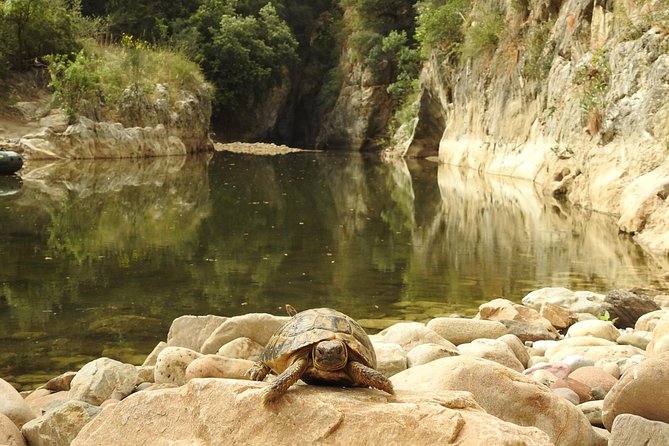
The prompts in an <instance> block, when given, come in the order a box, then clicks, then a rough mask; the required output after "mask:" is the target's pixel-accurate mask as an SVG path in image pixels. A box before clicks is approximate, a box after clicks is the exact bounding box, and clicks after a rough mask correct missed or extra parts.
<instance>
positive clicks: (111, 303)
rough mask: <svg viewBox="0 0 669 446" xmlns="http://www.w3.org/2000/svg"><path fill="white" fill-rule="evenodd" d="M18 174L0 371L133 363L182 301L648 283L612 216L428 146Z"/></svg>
mask: <svg viewBox="0 0 669 446" xmlns="http://www.w3.org/2000/svg"><path fill="white" fill-rule="evenodd" d="M21 173H22V177H23V182H22V184H19V185H17V184H16V183H11V184H10V183H7V182H6V181H5V182H4V183H3V184H2V185H1V186H2V187H4V190H5V191H6V192H7V193H6V194H5V195H4V196H2V195H0V259H1V261H2V263H1V265H0V377H3V378H6V379H8V380H11V381H13V382H16V383H20V384H22V385H24V386H26V387H30V386H32V385H34V384H36V383H41V382H43V381H45V380H46V379H48V378H50V377H52V376H54V375H55V374H57V373H60V372H62V371H66V370H73V369H77V368H78V367H80V366H81V365H83V364H84V363H85V362H87V361H89V360H91V359H93V358H95V357H99V356H101V355H105V356H109V357H112V358H115V359H119V360H123V361H128V362H133V363H141V362H142V361H143V358H144V356H145V355H146V354H148V353H149V352H150V351H151V350H152V348H153V346H154V345H155V344H156V343H157V342H158V341H160V340H164V339H165V337H166V335H167V331H168V328H169V325H170V323H171V321H172V320H173V319H174V318H175V317H178V316H180V315H183V314H219V315H227V316H232V315H238V314H242V313H247V312H257V311H262V312H270V313H275V314H283V310H282V305H283V304H284V303H291V304H292V305H293V306H295V307H296V308H298V309H304V308H308V307H315V306H330V307H335V308H338V309H340V310H342V311H344V312H346V313H349V314H350V315H352V316H353V317H355V318H358V319H378V318H382V319H403V320H425V319H427V318H429V317H433V316H436V315H447V314H451V313H454V312H456V313H459V314H464V315H471V314H474V313H475V312H476V307H477V306H478V305H479V304H480V303H481V302H483V301H487V300H490V299H492V298H494V297H499V296H504V297H506V298H509V299H512V300H516V301H518V300H520V299H521V298H522V297H523V296H524V295H525V294H526V293H527V292H529V291H531V290H533V289H536V288H540V287H544V286H565V287H568V288H571V289H587V290H592V291H600V292H606V291H608V290H610V289H612V288H617V287H632V286H660V285H662V284H661V283H659V282H658V280H659V279H658V277H660V276H661V275H662V274H663V270H662V265H659V264H658V263H657V261H656V260H654V259H653V258H651V257H648V256H646V255H645V254H644V252H643V250H642V249H640V248H639V247H638V246H636V245H635V244H634V243H633V241H632V240H630V239H629V238H628V237H625V236H622V235H619V234H618V232H617V230H616V226H615V224H614V220H613V219H612V218H610V217H607V216H604V215H600V214H592V213H588V212H585V211H582V210H579V209H569V208H568V207H567V206H566V205H565V204H564V203H560V202H557V201H555V200H553V199H551V198H547V197H542V196H540V195H539V194H538V193H537V192H536V191H535V188H534V186H533V185H532V184H531V183H529V182H524V181H514V180H511V179H508V178H501V177H485V176H481V175H479V174H478V173H476V172H474V171H462V170H458V169H456V168H452V167H448V166H437V165H436V164H434V163H431V162H428V161H415V160H410V161H407V163H405V162H398V163H394V164H387V163H381V162H379V160H378V159H376V158H373V157H366V156H362V155H359V154H347V155H342V154H322V153H299V154H290V155H284V156H276V157H258V156H252V155H242V154H232V153H216V154H214V155H207V156H193V157H187V158H179V157H176V158H161V159H154V160H145V161H136V160H135V161H77V162H72V161H70V162H57V163H35V162H33V163H30V164H29V165H28V166H26V168H24V170H23V171H22V172H21ZM19 187H20V189H19ZM12 188H13V189H14V192H17V191H16V190H17V189H18V192H17V193H11V190H12ZM368 324H371V323H369V322H368Z"/></svg>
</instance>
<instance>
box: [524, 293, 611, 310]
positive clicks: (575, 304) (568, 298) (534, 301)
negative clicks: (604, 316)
mask: <svg viewBox="0 0 669 446" xmlns="http://www.w3.org/2000/svg"><path fill="white" fill-rule="evenodd" d="M605 297H606V296H604V295H603V294H597V293H591V292H588V291H576V292H573V291H571V290H569V289H567V288H541V289H539V290H535V291H532V292H531V293H529V294H528V295H526V296H525V297H523V300H522V302H523V305H527V306H528V307H530V308H534V309H535V310H537V311H539V310H540V309H541V305H542V304H544V303H551V304H554V305H558V306H560V307H563V308H567V309H569V310H571V311H573V312H575V313H590V314H593V315H599V313H600V311H601V306H602V302H603V301H604V298H605Z"/></svg>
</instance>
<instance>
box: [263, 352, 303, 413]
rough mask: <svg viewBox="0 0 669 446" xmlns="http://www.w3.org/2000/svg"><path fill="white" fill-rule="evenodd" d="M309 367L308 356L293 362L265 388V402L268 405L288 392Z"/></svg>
mask: <svg viewBox="0 0 669 446" xmlns="http://www.w3.org/2000/svg"><path fill="white" fill-rule="evenodd" d="M308 367H309V360H308V359H307V358H300V359H298V360H296V361H295V362H294V363H292V364H291V365H290V367H288V368H287V369H286V370H284V371H283V373H282V374H280V375H279V376H278V378H277V379H276V381H274V382H273V383H272V384H270V385H269V386H268V387H266V388H265V390H264V391H263V392H264V394H263V398H262V401H263V404H265V405H268V404H270V403H272V402H273V401H275V400H276V399H277V398H278V397H280V396H281V395H283V394H284V393H286V391H287V390H288V388H289V387H290V386H292V385H293V384H295V383H296V382H297V380H298V379H300V377H301V376H302V374H304V372H305V371H306V370H307V368H308Z"/></svg>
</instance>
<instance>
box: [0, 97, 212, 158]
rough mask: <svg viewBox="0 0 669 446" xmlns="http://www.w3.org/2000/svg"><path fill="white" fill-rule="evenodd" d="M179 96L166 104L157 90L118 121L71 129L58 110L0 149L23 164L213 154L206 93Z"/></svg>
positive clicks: (83, 121) (80, 122) (0, 141)
mask: <svg viewBox="0 0 669 446" xmlns="http://www.w3.org/2000/svg"><path fill="white" fill-rule="evenodd" d="M178 95H179V100H176V101H174V102H173V103H171V105H170V101H169V100H168V96H169V92H168V89H167V87H166V86H163V85H157V86H156V89H155V92H154V94H153V96H152V97H153V99H152V100H151V101H149V100H148V99H147V98H139V99H137V100H133V101H131V102H130V103H129V105H128V106H124V107H122V110H121V117H120V118H119V121H121V122H107V121H94V120H92V119H88V118H86V117H83V116H82V117H79V118H78V119H77V121H76V122H75V123H73V124H71V125H70V124H68V119H67V117H66V116H64V114H63V113H62V112H61V111H57V110H56V111H52V112H51V114H49V115H48V116H46V117H44V118H42V119H40V120H39V125H40V126H41V127H40V128H39V129H38V130H36V131H35V132H32V133H29V134H26V135H23V136H22V137H17V138H0V148H3V149H5V150H13V151H15V152H18V153H20V154H21V155H22V156H23V158H24V159H27V160H32V159H89V158H106V159H114V158H116V159H118V158H143V157H152V156H167V155H185V154H187V153H193V152H199V151H205V150H211V149H213V143H212V142H211V140H210V139H209V121H210V119H211V96H210V94H209V93H208V92H207V90H206V89H204V88H203V89H202V91H199V92H185V91H182V92H179V93H178Z"/></svg>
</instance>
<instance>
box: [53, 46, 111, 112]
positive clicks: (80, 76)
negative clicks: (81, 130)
mask: <svg viewBox="0 0 669 446" xmlns="http://www.w3.org/2000/svg"><path fill="white" fill-rule="evenodd" d="M47 61H48V62H49V74H50V76H51V83H50V84H49V86H50V87H51V88H53V90H54V95H53V101H54V102H56V103H57V104H59V105H60V106H61V107H62V108H63V110H65V113H67V115H68V116H69V117H70V119H73V118H74V117H76V116H77V114H78V111H79V109H80V108H81V102H82V101H83V100H93V101H95V102H96V103H97V102H98V101H97V95H98V92H99V91H100V78H99V76H98V75H97V73H96V72H95V66H96V65H97V64H96V61H95V60H94V59H92V58H90V57H88V56H86V55H85V54H84V52H83V51H80V52H79V53H78V54H77V55H76V57H75V58H74V60H69V59H68V58H67V56H64V55H54V56H47Z"/></svg>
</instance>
